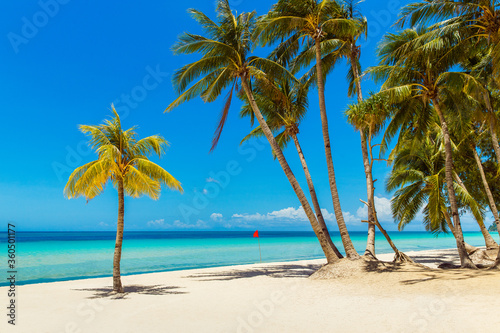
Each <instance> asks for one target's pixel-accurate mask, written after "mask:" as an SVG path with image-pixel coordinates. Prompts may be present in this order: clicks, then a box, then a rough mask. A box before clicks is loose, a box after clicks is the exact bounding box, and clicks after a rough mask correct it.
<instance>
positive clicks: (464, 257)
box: [432, 97, 477, 268]
mask: <svg viewBox="0 0 500 333" xmlns="http://www.w3.org/2000/svg"><path fill="white" fill-rule="evenodd" d="M432 102H433V104H434V108H435V109H436V112H437V114H438V117H439V120H440V122H441V130H442V133H443V139H444V146H445V179H446V186H447V188H448V198H449V200H450V206H451V214H452V216H453V225H454V230H455V233H454V236H455V240H456V242H457V249H458V254H459V256H460V263H461V266H462V268H477V267H476V265H474V263H473V262H472V260H471V259H470V257H469V255H468V253H467V250H466V248H465V241H464V235H463V232H462V226H461V224H460V216H459V214H458V205H457V199H456V196H455V190H454V188H453V156H452V148H451V140H450V133H449V131H448V124H447V122H446V119H445V117H444V115H443V113H442V112H441V108H440V107H439V103H438V101H437V97H434V98H432Z"/></svg>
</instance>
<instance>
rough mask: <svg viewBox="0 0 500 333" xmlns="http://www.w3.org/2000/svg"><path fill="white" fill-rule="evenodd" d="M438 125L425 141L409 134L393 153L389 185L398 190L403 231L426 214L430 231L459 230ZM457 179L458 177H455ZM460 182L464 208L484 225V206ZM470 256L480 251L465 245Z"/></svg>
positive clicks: (395, 205)
mask: <svg viewBox="0 0 500 333" xmlns="http://www.w3.org/2000/svg"><path fill="white" fill-rule="evenodd" d="M437 127H438V125H437V124H436V125H435V126H434V127H433V128H432V129H431V131H429V132H428V136H427V137H426V138H424V139H423V140H420V139H418V140H415V137H414V136H413V133H411V132H406V133H405V134H404V136H405V137H404V139H401V140H400V142H399V144H398V147H397V148H395V149H394V150H393V152H392V154H391V155H392V157H393V168H392V170H391V174H390V176H389V178H388V179H387V182H386V189H387V190H388V191H393V190H396V192H395V194H394V197H393V199H392V200H391V204H392V205H391V206H392V207H391V208H392V212H393V216H394V219H395V221H397V222H398V228H399V230H403V229H404V228H405V226H406V225H407V224H408V223H410V222H412V221H413V220H415V219H416V218H417V214H419V212H423V215H424V218H423V221H422V222H423V223H424V225H425V228H426V230H427V231H430V232H433V233H440V232H447V230H448V229H449V230H450V231H451V232H452V233H453V235H455V234H456V229H455V227H454V226H453V223H452V221H451V218H450V213H449V211H450V207H449V199H448V197H447V195H446V191H445V183H446V179H445V178H446V177H445V170H444V169H445V167H444V164H445V158H444V156H443V155H444V154H443V148H442V142H438V141H442V138H441V134H440V133H439V132H440V129H439V128H437ZM455 176H456V174H455ZM457 180H458V182H455V183H454V184H453V186H454V188H455V191H456V193H457V197H458V199H459V201H460V202H461V204H462V206H463V207H464V208H466V209H467V210H468V211H470V212H471V213H472V214H473V215H474V217H475V219H476V220H477V221H478V223H479V222H480V223H482V222H483V210H482V207H481V206H480V205H478V203H477V202H476V201H475V200H474V198H473V197H472V196H471V195H470V193H469V192H468V191H467V189H466V188H465V186H462V185H461V184H460V183H459V181H460V179H459V178H458V177H457ZM465 247H466V249H467V252H468V253H472V252H475V251H477V250H478V249H477V248H475V247H473V246H470V245H469V244H467V243H465Z"/></svg>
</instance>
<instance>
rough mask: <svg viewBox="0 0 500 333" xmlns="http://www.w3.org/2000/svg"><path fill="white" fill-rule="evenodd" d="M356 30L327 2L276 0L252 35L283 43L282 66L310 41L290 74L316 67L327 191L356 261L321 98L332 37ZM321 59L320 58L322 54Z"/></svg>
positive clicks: (334, 54) (336, 50) (337, 45)
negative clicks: (326, 168)
mask: <svg viewBox="0 0 500 333" xmlns="http://www.w3.org/2000/svg"><path fill="white" fill-rule="evenodd" d="M357 30H358V27H357V25H356V24H355V22H353V21H352V20H350V19H346V18H344V17H342V16H341V6H340V5H339V4H338V3H337V2H336V1H331V0H321V1H318V0H295V1H288V0H279V1H278V2H277V3H276V4H275V5H273V7H272V9H271V11H270V12H269V13H268V14H267V15H266V16H264V17H263V18H262V19H261V20H260V22H259V26H258V30H257V32H256V35H257V38H258V40H259V41H260V43H261V44H262V45H267V44H273V43H275V42H277V41H283V42H282V43H281V44H280V45H279V46H278V48H277V51H275V52H274V55H275V57H276V59H277V60H278V61H280V62H281V63H283V64H286V63H288V62H289V61H290V59H292V58H293V56H294V55H296V54H297V52H298V51H299V50H300V45H301V41H302V40H307V41H308V42H309V41H312V42H313V43H314V44H313V45H314V46H313V47H310V46H309V44H305V46H304V47H305V49H304V51H303V52H302V56H301V57H299V61H297V59H296V60H295V63H294V67H295V68H294V71H298V70H300V68H301V67H302V66H305V64H307V63H308V62H310V61H312V60H313V59H315V62H316V66H315V70H314V71H312V73H315V74H316V84H317V87H318V97H319V107H320V114H321V125H322V132H323V141H324V144H325V155H326V162H327V167H328V178H329V185H330V191H331V193H332V201H333V208H334V212H335V217H336V219H337V224H338V226H339V231H340V235H341V237H342V243H343V245H344V249H345V252H346V255H347V257H348V258H350V259H357V258H359V254H358V253H357V252H356V250H355V248H354V245H353V243H352V241H351V238H350V236H349V232H348V230H347V226H346V224H345V221H344V217H343V214H342V207H341V205H340V198H339V193H338V189H337V183H336V179H335V169H334V165H333V159H332V151H331V144H330V134H329V129H328V116H327V113H326V99H325V83H324V82H325V76H326V75H325V73H326V72H328V69H327V70H326V71H325V70H324V66H325V65H326V66H328V68H331V67H332V66H333V64H334V63H335V61H336V59H338V58H340V56H339V55H340V54H341V53H342V52H344V51H343V50H341V49H342V48H343V47H344V43H342V42H339V41H338V40H337V39H332V37H334V36H336V37H340V36H345V35H347V34H349V33H352V32H353V31H357ZM325 54H326V56H325V57H323V55H325Z"/></svg>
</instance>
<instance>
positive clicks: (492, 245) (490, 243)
mask: <svg viewBox="0 0 500 333" xmlns="http://www.w3.org/2000/svg"><path fill="white" fill-rule="evenodd" d="M481 166H482V165H481ZM453 178H454V179H455V181H456V182H457V183H458V185H460V187H461V188H463V189H464V190H465V191H467V188H466V187H465V184H464V183H463V182H462V179H460V177H459V176H458V175H457V174H456V173H455V172H454V173H453ZM467 192H468V191H467ZM476 222H477V224H478V225H479V229H481V233H482V234H483V238H484V243H485V245H486V248H487V249H488V250H491V249H496V248H498V244H497V242H495V240H494V239H493V237H491V234H490V232H489V231H488V229H486V226H485V225H484V222H483V221H479V220H477V219H476Z"/></svg>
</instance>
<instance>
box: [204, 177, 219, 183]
mask: <svg viewBox="0 0 500 333" xmlns="http://www.w3.org/2000/svg"><path fill="white" fill-rule="evenodd" d="M206 182H207V183H217V184H220V182H219V181H218V180H217V179H214V178H212V177H210V178H207V179H206Z"/></svg>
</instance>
